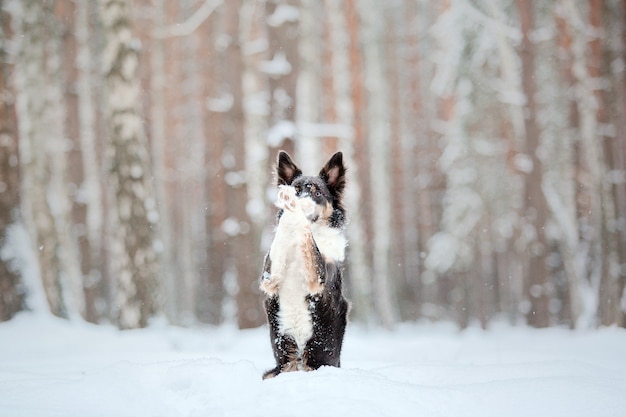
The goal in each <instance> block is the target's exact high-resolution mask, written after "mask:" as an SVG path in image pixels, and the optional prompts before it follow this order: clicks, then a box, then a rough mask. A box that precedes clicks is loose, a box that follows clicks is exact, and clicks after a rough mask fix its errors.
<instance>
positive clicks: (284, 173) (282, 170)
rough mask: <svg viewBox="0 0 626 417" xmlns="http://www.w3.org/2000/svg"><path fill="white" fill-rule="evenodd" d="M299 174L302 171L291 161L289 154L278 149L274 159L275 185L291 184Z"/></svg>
mask: <svg viewBox="0 0 626 417" xmlns="http://www.w3.org/2000/svg"><path fill="white" fill-rule="evenodd" d="M300 175H302V171H300V168H298V167H297V166H296V164H294V163H293V161H292V160H291V157H290V156H289V154H288V153H287V152H285V151H280V152H279V153H278V159H277V160H276V185H291V183H292V182H293V180H294V179H296V178H298V177H299V176H300Z"/></svg>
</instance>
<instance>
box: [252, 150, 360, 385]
mask: <svg viewBox="0 0 626 417" xmlns="http://www.w3.org/2000/svg"><path fill="white" fill-rule="evenodd" d="M345 172H346V169H345V167H344V165H343V157H342V154H341V152H337V153H336V154H335V155H333V156H332V157H331V159H330V160H329V161H328V162H327V163H326V165H325V166H324V167H323V168H322V170H321V171H320V173H319V175H318V176H303V175H302V171H301V170H300V169H299V168H298V167H297V166H296V165H295V164H294V163H293V161H292V160H291V158H290V156H289V155H288V154H287V153H286V152H280V153H279V155H278V161H277V165H276V175H277V178H276V182H277V185H288V186H293V187H294V188H295V191H296V196H297V197H298V198H300V197H302V196H309V197H310V198H311V199H312V200H313V201H314V202H315V203H316V204H318V205H320V207H331V209H329V210H325V211H323V213H326V214H323V215H322V216H320V217H316V218H312V219H310V221H311V223H319V224H320V225H321V226H320V227H328V228H334V229H339V230H341V231H342V232H343V229H344V227H345V211H344V208H343V205H342V194H343V191H344V188H345ZM329 204H330V206H329ZM282 213H283V210H280V211H279V213H278V219H279V221H280V217H281V215H282ZM310 247H311V249H312V250H313V252H314V253H313V255H314V257H313V259H314V262H315V270H316V273H317V277H312V278H317V282H319V283H320V284H322V285H323V288H322V289H321V291H320V292H317V293H314V294H308V295H306V298H305V300H306V302H307V305H308V311H309V314H310V318H311V323H312V330H313V332H312V336H311V337H310V339H309V340H308V341H307V342H306V345H305V346H304V348H303V349H298V346H297V344H296V341H295V340H294V338H293V337H292V336H290V335H289V334H283V333H282V332H281V326H280V316H279V314H280V308H281V300H280V297H279V295H278V294H277V293H276V294H271V295H268V296H267V298H266V300H265V310H266V313H267V322H268V325H269V330H270V341H271V344H272V349H273V352H274V359H275V361H276V367H275V368H273V369H271V370H269V371H267V372H266V373H265V374H264V375H263V379H265V378H270V377H274V376H276V375H278V374H280V373H281V372H287V371H294V370H314V369H318V368H319V367H321V366H324V365H329V366H336V367H339V366H340V363H341V362H340V355H341V348H342V344H343V337H344V333H345V329H346V324H347V315H348V309H349V303H348V301H347V300H346V299H345V298H344V296H343V289H342V269H343V264H342V261H343V259H342V260H333V259H326V258H325V257H324V255H323V254H322V253H321V252H320V250H319V248H318V247H317V244H316V242H315V241H314V239H313V242H312V245H311V246H310ZM270 276H272V260H271V259H270V253H269V252H268V254H267V256H266V257H265V264H264V267H263V274H262V277H261V281H262V282H263V280H265V279H269V277H270Z"/></svg>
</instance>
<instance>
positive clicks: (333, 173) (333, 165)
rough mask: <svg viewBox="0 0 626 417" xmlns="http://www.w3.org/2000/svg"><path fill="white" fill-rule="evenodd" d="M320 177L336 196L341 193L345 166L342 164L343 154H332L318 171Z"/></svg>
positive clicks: (344, 180)
mask: <svg viewBox="0 0 626 417" xmlns="http://www.w3.org/2000/svg"><path fill="white" fill-rule="evenodd" d="M319 175H320V178H321V179H322V180H324V182H326V185H328V189H329V190H330V192H331V193H333V194H334V195H336V196H339V195H341V193H342V192H343V189H344V188H345V186H346V167H345V166H344V165H343V154H342V153H341V152H337V153H336V154H334V155H333V156H332V157H331V158H330V159H329V160H328V162H326V165H324V168H322V170H321V171H320V174H319Z"/></svg>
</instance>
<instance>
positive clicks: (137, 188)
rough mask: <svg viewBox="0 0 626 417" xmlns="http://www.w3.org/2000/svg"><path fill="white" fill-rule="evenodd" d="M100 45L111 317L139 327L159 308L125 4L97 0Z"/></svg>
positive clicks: (152, 219)
mask: <svg viewBox="0 0 626 417" xmlns="http://www.w3.org/2000/svg"><path fill="white" fill-rule="evenodd" d="M99 4H100V8H101V11H102V19H103V26H104V31H105V35H106V48H105V50H104V53H103V57H102V67H103V72H104V74H105V77H106V90H105V94H106V101H105V111H106V121H107V128H108V136H107V139H106V148H107V152H108V155H107V156H108V167H107V168H108V174H109V178H108V182H109V185H110V189H109V193H110V197H111V201H113V204H111V211H112V214H113V215H112V221H111V223H112V227H113V231H112V236H111V252H112V256H111V259H112V265H111V270H112V275H113V277H114V280H115V283H116V288H115V294H114V300H115V301H114V302H115V305H116V307H117V309H118V311H116V312H115V313H114V315H115V317H114V319H115V321H116V322H117V324H118V325H119V326H120V327H121V328H136V327H144V326H146V325H147V324H148V320H149V318H150V317H151V316H153V315H154V314H156V313H157V312H158V311H159V310H160V306H159V294H158V274H159V272H160V271H159V268H158V267H159V265H158V259H157V251H156V246H157V245H158V243H157V240H156V230H155V229H156V223H157V221H158V213H157V209H156V201H155V199H154V195H153V191H152V184H151V172H150V165H149V156H148V155H149V154H148V149H147V143H146V138H145V133H144V131H143V121H142V120H141V117H140V115H139V103H140V101H139V100H140V96H139V94H140V84H139V78H138V73H137V66H138V63H139V56H138V53H139V51H138V47H139V44H138V41H137V39H136V38H135V37H134V35H133V33H132V30H131V22H130V20H129V16H130V15H131V13H130V3H129V2H128V1H124V0H101V1H100V2H99Z"/></svg>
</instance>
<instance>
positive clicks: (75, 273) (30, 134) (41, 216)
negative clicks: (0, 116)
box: [16, 0, 84, 317]
mask: <svg viewBox="0 0 626 417" xmlns="http://www.w3.org/2000/svg"><path fill="white" fill-rule="evenodd" d="M21 7H22V8H21V16H20V19H19V23H18V25H17V30H16V32H17V33H18V36H19V37H20V39H21V43H20V47H19V56H18V62H17V65H16V87H17V106H16V107H17V112H18V118H19V120H20V123H19V134H20V138H21V140H20V157H21V162H22V164H21V170H22V171H21V172H22V190H23V195H22V211H23V213H24V222H25V224H26V225H27V229H28V230H29V233H30V235H31V236H32V238H33V242H35V244H36V253H37V254H38V260H39V269H40V271H41V279H42V281H43V284H44V289H45V291H46V296H47V299H48V303H49V305H50V309H51V311H52V312H53V313H54V314H55V315H58V316H62V317H76V316H79V314H80V312H82V309H83V307H84V305H83V303H84V296H83V292H82V282H81V276H80V268H79V264H78V257H77V253H78V251H77V248H76V242H75V241H74V240H73V238H72V235H71V232H70V230H71V228H70V218H69V207H70V205H69V200H68V190H67V184H66V177H65V168H66V155H65V153H66V142H65V134H64V121H65V112H64V111H63V106H62V105H60V104H59V103H62V90H61V80H60V79H59V65H60V61H59V59H60V58H59V57H60V40H59V38H58V36H56V34H55V31H54V30H51V28H50V27H49V25H47V24H46V19H47V15H48V14H49V13H51V12H52V10H51V9H49V8H48V6H47V5H46V4H44V3H41V2H40V1H36V0H29V1H24V2H22V3H21Z"/></svg>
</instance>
